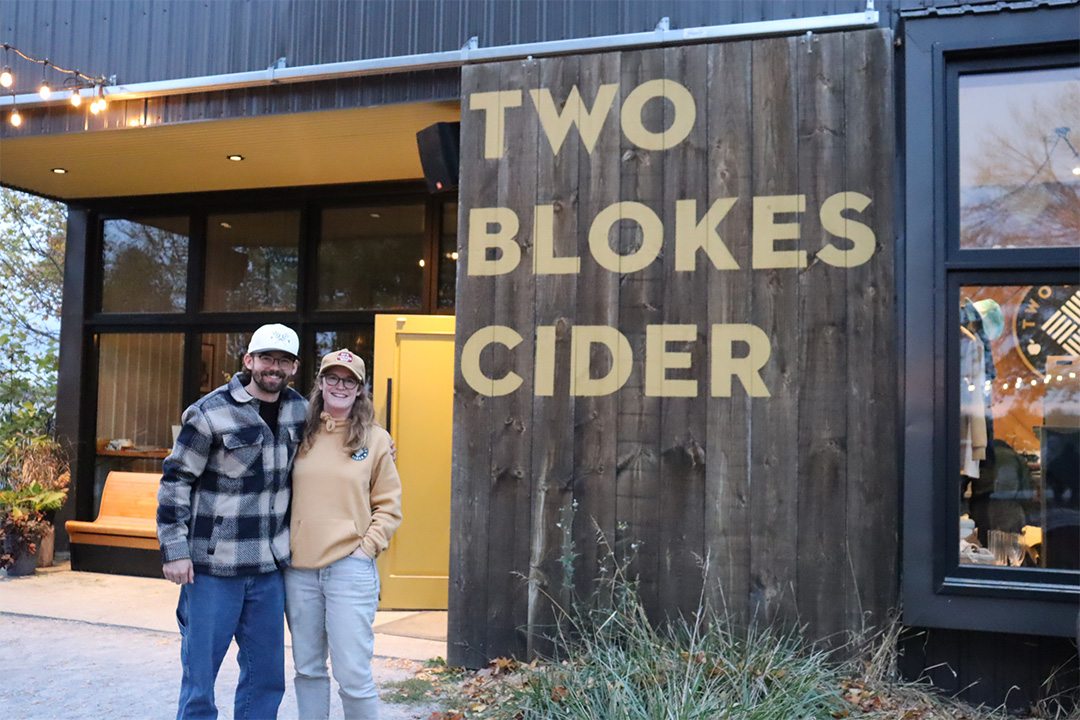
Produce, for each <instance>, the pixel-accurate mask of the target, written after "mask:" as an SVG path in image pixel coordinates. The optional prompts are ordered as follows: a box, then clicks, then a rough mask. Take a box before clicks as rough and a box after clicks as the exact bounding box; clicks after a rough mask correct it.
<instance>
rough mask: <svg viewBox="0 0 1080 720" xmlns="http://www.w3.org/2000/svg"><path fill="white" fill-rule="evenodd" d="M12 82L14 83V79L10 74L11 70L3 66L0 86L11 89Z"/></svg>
mask: <svg viewBox="0 0 1080 720" xmlns="http://www.w3.org/2000/svg"><path fill="white" fill-rule="evenodd" d="M13 82H15V78H14V77H13V76H12V74H11V68H9V67H7V66H4V71H3V72H0V85H3V86H4V87H11V83H13Z"/></svg>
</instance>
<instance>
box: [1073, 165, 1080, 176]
mask: <svg viewBox="0 0 1080 720" xmlns="http://www.w3.org/2000/svg"><path fill="white" fill-rule="evenodd" d="M1073 175H1080V165H1077V166H1076V167H1074V168H1073Z"/></svg>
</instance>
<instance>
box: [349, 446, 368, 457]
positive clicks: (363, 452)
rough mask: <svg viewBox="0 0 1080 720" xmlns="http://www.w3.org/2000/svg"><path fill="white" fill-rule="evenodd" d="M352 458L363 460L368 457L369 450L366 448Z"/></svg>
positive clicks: (358, 451) (355, 453)
mask: <svg viewBox="0 0 1080 720" xmlns="http://www.w3.org/2000/svg"><path fill="white" fill-rule="evenodd" d="M351 457H352V459H353V460H363V459H364V458H366V457H367V448H364V449H363V450H357V451H356V452H354V453H353V454H352V456H351Z"/></svg>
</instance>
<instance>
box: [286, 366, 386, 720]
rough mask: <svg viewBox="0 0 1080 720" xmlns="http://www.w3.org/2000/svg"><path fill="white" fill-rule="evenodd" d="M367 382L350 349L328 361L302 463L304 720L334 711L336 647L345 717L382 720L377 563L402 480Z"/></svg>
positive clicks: (295, 580) (296, 508)
mask: <svg viewBox="0 0 1080 720" xmlns="http://www.w3.org/2000/svg"><path fill="white" fill-rule="evenodd" d="M365 379H366V371H365V368H364V361H363V360H361V359H360V358H359V357H357V356H356V355H353V354H352V353H351V352H349V351H348V350H338V351H335V352H332V353H329V354H328V355H326V356H325V357H324V358H323V359H322V364H321V366H320V367H319V377H318V380H317V381H316V383H315V387H314V388H312V391H311V394H310V396H309V399H310V401H311V404H310V406H309V408H308V414H307V423H306V425H305V426H304V434H303V439H302V441H301V443H300V452H299V454H298V455H297V458H296V463H295V464H294V465H293V495H292V525H291V527H290V530H291V547H292V567H290V568H289V569H287V570H286V571H285V614H286V617H287V618H288V621H289V629H290V630H291V632H292V645H293V662H294V664H295V666H296V680H295V683H296V703H297V706H298V708H299V711H300V717H301V718H304V719H305V720H307V719H308V718H325V717H327V716H328V715H329V713H330V677H329V675H328V674H327V671H326V656H327V651H328V650H329V654H330V662H331V665H332V667H333V668H334V679H335V680H337V682H338V685H339V686H340V688H339V691H338V692H339V694H340V695H341V702H342V705H343V706H344V709H345V717H346V718H348V719H350V720H352V719H355V720H361V719H362V720H371V719H373V718H377V717H378V714H379V711H378V694H377V693H376V690H375V681H374V680H373V679H372V676H371V654H372V650H373V646H374V643H375V634H374V632H373V630H372V627H371V625H372V622H373V621H374V619H375V608H376V607H377V606H378V604H379V573H378V570H377V568H376V567H375V558H376V557H377V556H378V554H379V553H380V552H382V551H383V550H385V549H386V546H387V545H388V544H389V542H390V537H391V536H392V535H393V534H394V531H395V530H397V528H398V525H400V524H401V481H400V479H399V478H398V473H397V469H396V468H395V467H394V461H393V458H392V457H391V442H390V435H389V433H387V432H386V430H384V429H382V428H381V427H379V426H377V425H375V424H374V417H375V412H374V408H373V407H372V403H371V396H370V395H369V394H368V391H367V388H366V387H365V382H364V381H365Z"/></svg>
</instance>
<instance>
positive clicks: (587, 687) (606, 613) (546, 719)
mask: <svg viewBox="0 0 1080 720" xmlns="http://www.w3.org/2000/svg"><path fill="white" fill-rule="evenodd" d="M601 542H602V543H603V538H601ZM564 550H565V548H564ZM608 556H609V563H614V553H613V552H611V551H610V549H609V551H608ZM628 562H629V560H628V559H624V560H623V561H622V562H619V563H614V572H612V573H608V574H607V575H606V576H605V578H602V580H601V586H600V587H599V588H598V590H597V592H595V593H594V595H593V597H592V598H590V599H589V601H587V602H585V603H576V604H575V605H574V606H573V609H572V611H569V612H567V611H565V610H564V609H563V608H557V612H559V613H560V615H561V618H560V622H559V623H558V630H557V632H556V637H554V638H552V640H553V642H554V647H555V652H556V661H555V662H552V663H551V664H548V665H543V666H541V667H540V668H538V669H537V670H536V671H535V672H534V673H533V674H531V675H530V677H529V679H528V682H527V683H526V684H525V685H524V687H523V691H522V692H523V696H522V697H521V701H520V702H521V704H520V708H521V710H520V712H519V713H518V714H517V715H516V717H521V718H523V719H524V720H728V719H730V720H796V719H797V718H832V717H838V716H842V714H844V713H845V711H846V710H849V709H850V706H847V705H846V703H845V702H844V700H843V698H842V697H841V692H842V689H841V688H842V678H843V675H842V673H841V672H840V670H839V669H837V668H836V667H835V666H834V665H832V664H830V663H829V662H828V658H827V656H826V654H825V653H824V652H822V651H819V650H815V649H813V648H811V647H808V645H807V644H806V643H805V642H804V641H802V640H801V639H800V638H799V637H798V636H797V634H795V633H793V632H792V633H782V632H777V631H774V630H770V629H766V628H762V627H759V626H756V625H752V626H751V627H749V628H747V629H743V630H739V629H737V628H735V627H733V626H732V625H731V624H730V623H728V622H726V621H725V620H723V619H722V618H720V617H719V616H716V615H714V614H712V613H711V612H710V611H709V610H708V609H707V608H706V607H705V604H704V597H702V600H701V601H700V602H699V605H698V609H697V612H696V613H695V616H694V617H693V618H691V619H687V618H677V619H675V620H671V621H668V622H666V623H664V624H662V625H657V624H654V623H653V622H651V621H650V619H649V618H648V616H647V615H646V613H645V610H644V607H643V606H642V604H641V601H640V599H639V597H638V594H637V587H636V584H635V583H634V582H633V581H631V580H630V579H629V578H628V576H627V575H626V568H627V566H628ZM704 565H705V567H703V572H704V573H705V574H706V576H707V574H708V567H707V565H708V562H707V560H706V562H705V563H704ZM564 566H565V565H564Z"/></svg>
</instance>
